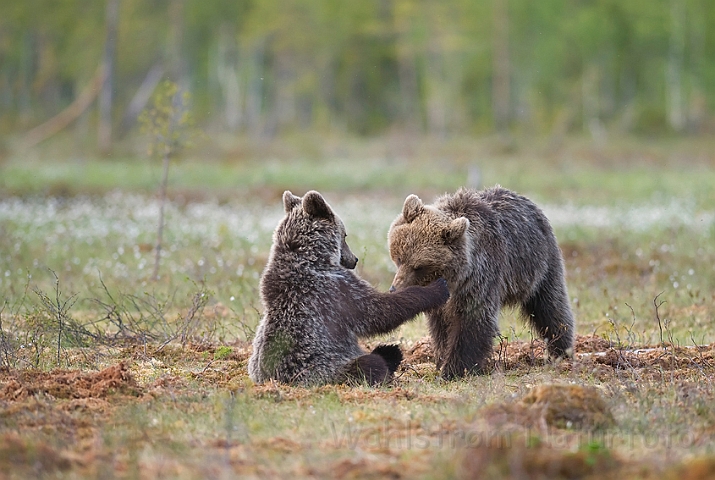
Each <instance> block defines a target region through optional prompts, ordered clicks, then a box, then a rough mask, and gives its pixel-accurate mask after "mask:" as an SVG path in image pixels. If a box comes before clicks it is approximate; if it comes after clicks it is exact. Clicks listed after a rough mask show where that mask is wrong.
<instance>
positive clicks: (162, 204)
mask: <svg viewBox="0 0 715 480" xmlns="http://www.w3.org/2000/svg"><path fill="white" fill-rule="evenodd" d="M170 132H171V130H170ZM170 153H171V149H170V147H166V148H165V150H164V159H163V161H162V169H163V170H162V175H161V186H160V189H159V226H158V228H157V231H156V249H155V250H154V272H153V273H152V278H153V279H154V281H156V280H159V262H160V261H161V244H162V241H163V237H164V209H165V208H166V186H167V184H168V183H169V157H170Z"/></svg>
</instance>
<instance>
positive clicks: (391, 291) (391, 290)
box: [390, 285, 397, 293]
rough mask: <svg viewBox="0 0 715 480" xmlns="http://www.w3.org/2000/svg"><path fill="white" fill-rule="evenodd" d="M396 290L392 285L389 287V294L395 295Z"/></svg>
mask: <svg viewBox="0 0 715 480" xmlns="http://www.w3.org/2000/svg"><path fill="white" fill-rule="evenodd" d="M396 290H397V289H396V288H395V286H394V285H390V293H395V291H396Z"/></svg>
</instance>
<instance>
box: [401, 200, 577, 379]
mask: <svg viewBox="0 0 715 480" xmlns="http://www.w3.org/2000/svg"><path fill="white" fill-rule="evenodd" d="M388 246H389V249H390V256H391V257H392V260H393V261H394V262H395V264H396V265H397V274H396V275H395V280H394V282H393V286H392V290H396V291H399V290H400V289H401V288H405V287H408V286H410V285H427V284H428V283H429V282H431V281H432V280H434V279H435V278H438V277H442V278H444V279H446V280H447V284H448V286H449V291H450V294H451V296H450V299H449V301H448V302H447V303H446V304H445V305H444V306H442V307H440V308H438V309H435V310H432V311H430V312H429V313H428V323H429V329H430V334H431V337H432V342H433V344H434V348H435V356H436V359H437V366H438V367H439V368H440V369H441V374H442V376H443V377H445V378H452V377H459V376H462V375H464V374H465V372H482V371H483V370H484V368H485V366H486V361H487V359H488V358H489V356H490V354H491V352H492V344H493V341H494V338H495V337H496V336H497V335H498V332H499V327H498V323H497V321H498V317H499V311H500V309H501V307H502V306H504V305H517V306H519V307H521V312H522V313H523V316H524V318H525V319H526V320H527V321H528V322H529V324H530V325H531V327H532V328H533V329H534V331H535V332H536V333H537V334H538V335H539V336H540V337H541V338H543V339H544V340H546V342H547V349H548V352H549V354H550V356H552V357H564V356H568V355H570V354H571V353H572V350H573V339H574V319H573V314H572V313H571V307H570V304H569V297H568V294H567V291H566V281H565V273H564V262H563V258H562V255H561V250H560V249H559V246H558V243H557V242H556V237H555V236H554V233H553V231H552V229H551V225H550V224H549V221H548V220H547V218H546V216H545V215H544V214H543V212H542V211H541V210H540V209H539V207H537V206H536V205H535V204H534V203H533V202H532V201H531V200H529V199H528V198H525V197H523V196H521V195H518V194H516V193H514V192H511V191H509V190H507V189H504V188H501V187H499V186H497V187H494V188H489V189H486V190H483V191H472V190H468V189H460V190H458V191H457V192H456V193H455V194H453V195H444V196H442V197H440V198H438V199H437V201H436V202H435V203H434V205H424V204H423V203H422V201H421V200H420V199H419V198H418V197H417V196H415V195H410V196H408V197H407V199H406V200H405V204H404V206H403V210H402V214H401V215H399V216H398V217H397V218H396V219H395V221H394V222H393V223H392V225H391V226H390V230H389V233H388Z"/></svg>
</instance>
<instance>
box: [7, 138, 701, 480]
mask: <svg viewBox="0 0 715 480" xmlns="http://www.w3.org/2000/svg"><path fill="white" fill-rule="evenodd" d="M400 146H401V147H402V146H403V147H404V148H405V150H406V151H409V152H411V154H410V155H406V156H404V157H403V156H399V155H395V154H386V153H385V152H388V153H390V152H393V153H394V152H400V151H401V150H400V149H396V148H395V147H394V146H389V145H388V146H384V145H383V146H380V145H377V146H376V145H374V144H369V145H366V146H362V147H354V146H348V147H346V150H345V152H342V153H339V154H336V153H333V156H330V155H328V154H326V153H325V152H324V151H321V152H319V153H316V154H314V155H309V154H302V153H301V154H296V157H295V158H290V159H285V158H283V156H282V155H279V154H275V155H268V156H267V159H266V160H263V159H258V160H257V159H255V158H248V159H247V158H242V157H241V158H230V155H226V157H227V158H221V159H220V160H211V161H203V160H198V159H194V160H191V159H188V160H183V161H181V162H177V163H176V164H175V165H173V166H172V171H171V177H170V197H171V198H172V202H171V204H170V206H169V208H168V211H167V224H166V231H165V237H164V238H165V249H164V254H163V256H162V260H161V268H160V275H161V278H160V279H159V281H153V280H152V279H151V269H152V266H153V252H152V246H153V242H154V235H155V228H156V218H157V214H158V206H157V203H156V201H155V199H154V191H155V187H156V184H157V183H158V177H159V166H158V165H153V164H151V163H148V162H144V161H141V160H138V159H125V160H121V159H118V160H117V159H115V160H112V161H107V160H102V161H99V160H92V159H86V160H84V161H77V160H66V159H62V158H58V159H54V158H50V157H48V158H45V159H43V160H42V161H40V160H37V159H34V160H32V161H28V162H24V161H20V160H22V159H20V158H14V159H13V158H11V159H9V160H8V161H6V162H5V163H4V164H2V165H0V299H2V304H0V322H1V323H0V334H1V336H0V346H1V347H2V348H0V353H2V358H1V359H0V366H2V368H0V393H2V394H3V395H5V392H10V393H12V392H17V391H18V390H17V388H18V387H17V385H16V384H15V383H13V382H20V381H22V382H25V383H24V384H25V385H26V387H27V388H30V387H29V386H30V385H33V383H32V381H33V378H34V377H33V375H36V376H37V375H40V374H41V372H47V371H50V370H52V369H53V368H56V367H57V366H58V356H59V365H60V366H61V367H62V368H65V369H75V370H80V371H82V372H93V371H96V370H99V369H102V368H104V367H107V366H109V365H116V364H117V363H118V362H120V361H123V362H126V364H127V365H128V369H129V371H130V372H131V374H132V376H133V378H134V379H135V380H136V382H137V384H138V386H139V387H138V388H139V390H140V394H139V396H138V397H134V396H128V395H127V394H123V393H121V392H118V393H117V394H113V395H109V396H102V397H91V396H90V397H88V396H82V395H77V396H76V398H74V397H71V396H70V397H69V398H65V397H61V396H57V395H55V396H53V395H52V394H50V393H47V392H48V390H43V389H42V388H40V387H38V389H37V390H36V391H35V390H33V391H34V392H35V393H28V394H27V395H25V394H22V395H20V394H18V395H16V396H15V397H12V396H4V397H0V467H3V468H4V469H9V470H7V471H10V472H11V474H10V476H11V477H12V476H13V475H14V476H15V477H16V478H22V477H27V476H30V477H32V476H35V477H44V478H91V477H98V476H109V477H114V476H116V477H129V478H135V477H151V478H155V477H156V478H161V477H165V478H187V479H193V478H206V477H212V478H219V477H221V476H222V475H223V476H228V477H230V476H235V475H243V476H248V477H266V476H268V477H271V476H273V477H286V476H293V477H300V478H305V477H319V478H323V477H325V478H335V477H346V478H350V477H351V476H360V477H364V476H374V477H385V476H394V477H399V476H406V477H410V478H412V477H421V478H452V477H454V476H459V475H461V476H463V477H468V476H470V475H471V474H472V473H474V469H477V471H480V472H484V473H485V475H492V478H499V477H501V476H504V475H505V474H506V473H505V472H507V473H508V470H509V468H512V467H514V465H517V466H519V465H520V468H523V469H526V470H525V471H531V472H537V474H540V473H541V474H546V473H544V472H553V471H562V472H563V471H568V472H571V473H573V472H572V471H571V470H568V469H567V467H565V466H564V465H567V464H568V465H576V467H578V468H582V469H583V470H582V471H583V472H586V473H584V475H585V476H586V477H587V476H588V475H587V474H588V472H589V471H590V470H589V468H592V467H594V466H597V467H598V468H599V469H603V471H607V470H608V469H614V472H616V473H613V472H612V473H611V474H612V475H613V476H615V477H618V478H636V477H639V476H641V477H642V476H647V475H651V476H654V477H663V476H664V477H666V478H667V477H668V476H671V478H677V477H678V476H683V475H685V474H684V473H683V472H687V471H688V469H689V468H693V469H696V468H699V467H698V465H694V466H693V465H691V463H689V462H690V461H689V460H688V459H690V458H692V457H703V458H705V459H706V460H703V461H704V462H708V461H710V460H707V459H708V458H712V455H713V452H712V447H711V445H712V444H713V443H712V442H713V440H715V439H714V438H713V432H715V416H713V414H712V412H711V410H712V409H711V408H709V406H710V405H712V403H713V401H715V388H714V387H713V381H712V378H713V374H714V373H715V372H714V371H713V368H714V367H715V364H714V361H713V354H712V353H713V352H712V347H709V348H708V349H704V350H698V351H695V350H693V349H685V350H682V351H679V350H678V351H676V350H674V349H673V345H675V346H677V345H680V346H693V345H705V344H712V343H713V342H715V329H713V324H715V304H714V302H715V298H714V297H713V293H712V292H713V291H715V267H713V265H715V248H713V246H714V245H715V220H714V218H715V217H714V216H713V212H715V197H713V195H712V192H711V190H712V185H715V173H713V169H712V168H710V166H711V165H712V160H711V159H709V157H708V158H706V159H703V155H702V153H698V152H699V150H698V149H697V148H695V147H693V146H690V145H688V144H687V143H686V142H682V143H677V144H675V145H673V144H669V143H667V142H662V143H659V144H656V145H653V144H637V143H635V144H634V143H628V142H627V143H624V144H623V145H620V146H616V147H609V148H607V149H605V150H603V149H602V150H597V151H594V150H593V149H587V148H584V147H583V144H581V143H579V142H576V143H574V144H571V145H567V146H566V147H565V148H564V149H563V150H561V151H560V152H559V153H558V154H553V155H552V154H550V153H549V151H548V150H547V149H541V150H539V149H538V148H535V149H534V150H533V151H531V152H526V151H524V150H523V147H522V150H521V151H519V150H518V151H517V152H515V153H514V152H506V153H500V152H498V151H497V150H496V149H495V148H491V147H489V145H487V146H486V147H485V146H484V145H482V146H479V147H478V148H475V149H474V150H470V147H469V146H468V145H466V144H465V143H463V142H462V141H455V142H453V143H448V144H443V145H441V146H436V147H435V146H434V145H431V144H418V145H413V146H411V145H402V144H400ZM378 147H380V148H378ZM540 152H541V153H540ZM471 163H476V164H478V165H479V167H480V169H481V177H482V183H484V184H486V185H491V184H494V183H501V184H502V185H504V186H506V187H509V188H512V189H515V190H518V191H520V192H521V193H524V194H526V195H528V196H531V197H533V198H534V199H535V200H537V201H538V202H539V203H540V204H542V205H544V208H545V209H546V211H547V212H550V213H551V215H552V217H553V218H552V221H553V222H554V225H555V230H556V234H557V237H558V238H559V241H560V244H561V247H562V250H563V252H564V256H565V260H566V268H567V277H568V287H569V294H570V296H571V298H572V302H573V308H574V312H575V314H576V317H577V332H578V333H579V334H581V335H589V334H595V335H596V336H598V337H601V338H606V339H608V340H610V341H611V342H613V343H614V344H615V345H617V346H619V348H624V347H627V346H634V347H646V346H650V347H653V348H655V350H654V351H653V352H651V354H649V355H650V357H648V361H647V362H645V364H644V365H642V366H640V367H634V366H632V365H630V366H628V365H626V366H623V365H621V366H618V367H613V366H612V365H610V364H605V363H602V362H601V363H599V361H597V360H595V359H594V358H591V357H588V356H586V357H582V358H581V357H579V359H578V361H574V363H573V365H572V366H570V367H569V368H563V366H562V365H552V364H544V363H543V362H541V361H539V360H538V358H537V359H534V358H532V357H530V356H529V354H528V351H529V350H528V346H529V342H530V341H531V339H532V335H531V333H530V331H529V330H528V328H526V327H525V326H524V324H523V323H522V322H521V321H520V320H519V318H518V316H517V315H516V312H512V311H510V310H506V311H504V312H503V315H502V318H501V321H500V327H501V331H502V336H503V337H504V339H505V340H506V341H508V342H509V343H510V344H513V345H517V346H518V345H522V346H523V347H524V348H525V349H526V350H525V352H527V353H524V352H521V353H519V352H516V353H514V352H512V353H511V355H512V356H511V357H510V361H512V366H510V367H508V368H505V369H503V370H501V371H497V372H495V373H493V374H492V375H488V376H480V377H474V378H467V379H464V380H461V381H456V382H451V383H444V382H442V381H441V380H440V379H439V378H438V377H437V372H436V371H435V369H434V366H433V365H431V364H428V363H424V364H417V365H415V366H414V368H413V369H410V370H408V371H406V372H404V373H403V374H402V376H401V377H400V378H398V379H397V381H396V383H395V385H394V386H391V387H385V388H380V389H368V388H364V387H355V388H352V387H346V386H325V387H315V388H308V389H305V388H292V387H287V386H281V385H265V386H260V387H259V386H255V385H253V384H252V383H251V381H250V380H249V379H248V376H247V372H246V356H247V352H248V350H247V349H248V348H249V347H248V344H247V343H246V342H247V341H250V340H251V338H252V333H253V329H254V328H255V326H256V324H257V322H258V319H259V314H260V309H261V305H260V299H259V294H258V282H259V278H260V273H261V271H262V268H263V266H264V264H265V262H266V260H267V255H268V251H269V248H270V242H271V232H272V229H273V228H274V227H275V225H276V224H277V222H278V220H279V219H280V218H281V215H282V206H281V202H280V194H281V193H282V190H283V189H285V188H290V189H293V190H294V191H295V193H298V194H301V193H303V192H304V191H305V190H307V189H317V190H320V191H322V192H323V193H324V194H325V196H326V198H327V199H328V201H329V202H330V203H331V205H332V206H333V207H334V208H335V210H336V211H337V213H338V214H339V215H341V217H342V218H343V220H344V221H345V224H346V226H347V230H348V242H349V243H350V245H351V247H352V249H353V251H354V252H355V253H356V254H357V255H358V256H359V257H360V263H359V268H358V271H359V273H360V274H361V275H362V276H363V277H364V278H366V279H367V280H369V281H370V282H371V283H373V284H374V285H376V286H377V287H378V288H380V289H382V290H386V289H387V288H388V287H389V285H390V282H391V279H392V275H393V274H394V267H393V266H392V264H391V262H390V259H389V257H388V254H387V249H386V232H387V229H388V227H389V224H390V222H391V221H392V219H393V218H394V217H395V216H396V215H397V214H398V213H399V211H400V209H401V206H402V202H403V200H404V197H405V195H406V194H407V193H411V192H416V193H418V194H420V195H421V196H422V197H423V199H424V200H425V201H431V200H432V199H433V197H434V195H436V194H439V193H441V192H443V191H452V190H454V189H455V188H457V187H458V186H459V185H461V184H463V183H464V182H465V180H466V177H467V175H466V172H467V167H468V165H469V164H471ZM55 275H56V276H55ZM47 299H49V300H50V302H49V303H48V302H47ZM53 301H54V302H55V303H54V304H53V303H52V302H53ZM53 305H59V308H55V307H54V306H53ZM118 334H121V335H118ZM426 334H427V328H426V325H425V321H424V319H423V318H421V317H420V318H418V319H417V320H415V321H413V322H410V323H408V324H406V325H403V326H402V327H400V329H398V330H397V331H395V332H393V333H391V334H390V335H387V336H385V337H383V338H381V339H378V340H383V341H399V342H401V343H402V346H403V347H404V348H409V347H410V346H412V345H413V344H414V343H415V342H416V341H417V340H419V339H421V338H422V337H424V336H425V335H426ZM376 341H377V340H376ZM519 342H523V343H519ZM618 351H620V350H618ZM621 354H622V355H623V353H621ZM36 369H37V370H36ZM38 372H40V373H38ZM23 375H26V377H23ZM552 383H556V384H576V385H593V386H596V387H597V388H598V389H599V391H600V392H601V394H602V396H603V397H604V399H605V400H606V402H607V404H608V405H609V406H610V408H611V409H612V411H613V415H614V417H615V419H616V425H615V426H612V427H609V428H607V429H606V430H605V431H601V432H596V433H594V432H589V431H583V430H577V429H568V428H565V429H564V428H558V427H554V426H538V425H537V426H536V427H534V426H528V425H527V424H526V423H524V421H525V420H524V419H519V418H516V417H515V418H512V419H511V421H501V420H499V419H498V418H497V419H496V420H495V418H494V415H493V413H492V414H490V413H489V412H490V410H489V409H490V408H506V409H508V408H509V406H510V405H513V404H515V403H517V402H518V401H519V399H520V398H522V397H523V396H524V395H525V394H527V393H528V392H529V391H531V389H532V388H533V387H534V386H537V385H543V384H552ZM65 385H67V384H65ZM69 385H74V384H72V383H70V384H69ZM27 388H26V389H25V392H26V393H27V392H28V391H29V390H28V389H27ZM63 388H68V387H63ZM43 392H45V393H43ZM8 395H9V394H8ZM23 395H25V396H23ZM492 412H493V410H492ZM532 413H533V412H532ZM502 420H503V419H502ZM507 420H508V419H507ZM520 422H521V423H520ZM490 442H492V443H490ZM494 442H503V443H504V444H507V445H508V448H501V447H499V446H498V445H494V444H493V443H494ZM708 456H710V457H708ZM39 459H42V461H40V460H39ZM485 459H486V460H485ZM609 459H610V460H609ZM613 459H615V460H613ZM569 462H570V463H569ZM579 462H581V463H579ZM609 462H610V463H609ZM613 462H615V463H613ZM713 464H715V462H713ZM510 465H511V466H512V467H510ZM614 465H615V466H614ZM706 465H708V464H707V463H706ZM514 468H516V467H514ZM559 468H561V469H562V470H554V469H559ZM574 468H575V467H574ZM678 468H681V469H682V471H681V470H678V471H677V472H676V471H675V470H674V469H678ZM505 469H506V470H505ZM529 469H531V470H529ZM563 469H566V470H563ZM693 471H694V472H695V471H697V470H693ZM634 472H635V473H634ZM638 472H641V473H642V472H646V473H643V474H642V475H641V474H639V473H638ZM597 473H598V472H596V473H594V472H592V471H591V474H593V475H596V474H597ZM564 476H566V474H564Z"/></svg>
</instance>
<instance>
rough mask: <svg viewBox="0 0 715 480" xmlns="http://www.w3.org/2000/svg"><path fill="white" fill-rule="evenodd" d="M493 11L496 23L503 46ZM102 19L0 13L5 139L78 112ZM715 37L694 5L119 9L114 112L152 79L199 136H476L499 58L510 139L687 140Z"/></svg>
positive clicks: (44, 3) (70, 7) (243, 3)
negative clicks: (190, 101)
mask: <svg viewBox="0 0 715 480" xmlns="http://www.w3.org/2000/svg"><path fill="white" fill-rule="evenodd" d="M498 2H503V4H504V5H506V7H507V8H505V9H504V15H505V16H504V20H505V22H506V25H507V27H508V28H507V32H508V34H507V36H506V37H505V38H503V39H502V38H499V37H497V36H496V35H495V26H496V25H497V24H498V22H497V21H496V19H495V6H498V5H499V3H498ZM104 7H105V2H92V1H87V0H67V1H64V2H61V3H57V2H51V1H49V0H32V1H26V0H7V1H4V2H2V4H1V5H0V58H2V62H1V63H0V79H2V80H0V99H1V100H0V102H2V103H1V106H2V108H0V131H5V132H12V133H17V132H21V131H23V130H26V129H27V128H29V127H30V126H32V125H36V124H37V123H39V122H40V121H42V120H43V119H46V118H48V117H49V116H51V115H53V114H55V113H57V112H58V111H59V110H61V109H62V108H63V107H65V106H66V105H67V104H69V103H70V102H71V101H72V100H73V99H75V98H76V96H77V94H78V92H79V90H80V89H81V88H82V86H83V85H85V84H86V82H87V80H88V79H89V78H90V77H91V75H92V72H94V71H96V68H97V65H98V63H99V60H100V58H101V55H102V45H103V42H104V38H105V18H104V13H105V12H104ZM78 12H81V15H79V14H78ZM712 24H715V4H714V3H713V2H708V1H702V0H680V1H677V2H676V1H672V2H645V1H643V0H631V1H628V2H622V1H618V0H599V1H591V2H569V1H565V0H552V1H548V2H525V1H509V2H507V1H506V0H492V1H489V2H470V1H465V0H447V1H443V2H416V1H414V0H393V1H390V2H385V1H377V0H368V1H363V2H350V3H339V4H336V3H335V2H331V1H326V0H290V1H275V0H265V1H260V2H256V1H252V0H217V1H213V2H203V1H199V0H183V1H164V2H143V1H138V0H126V1H123V2H121V5H120V24H119V35H118V39H117V42H118V43H117V62H116V64H117V68H116V75H117V78H116V81H115V85H116V92H115V98H114V101H115V102H117V103H118V105H117V107H118V108H117V109H116V110H117V111H123V110H124V109H125V108H126V106H127V105H128V104H129V102H130V101H131V100H132V98H133V97H134V95H135V93H136V91H137V89H138V88H139V86H140V85H141V83H142V80H143V79H144V78H145V76H146V74H147V72H148V71H149V70H150V69H151V68H152V67H153V66H154V65H155V64H159V63H161V64H163V65H164V66H165V67H166V70H167V72H168V73H169V76H170V77H171V78H172V79H173V80H174V81H177V82H179V83H180V84H181V85H190V86H191V90H192V91H193V92H194V93H195V96H196V105H197V106H196V112H197V117H198V118H199V119H200V120H201V121H211V123H212V125H222V126H223V127H225V128H226V130H228V131H229V132H232V133H233V132H235V131H237V130H241V131H244V132H249V133H257V132H258V133H265V134H268V135H272V134H275V133H276V132H280V131H286V132H290V131H294V130H304V129H307V128H310V129H317V130H321V131H324V130H337V131H344V130H346V129H347V130H349V131H351V132H357V133H375V132H384V131H389V129H390V127H394V126H397V127H405V126H407V127H409V128H411V129H416V130H418V131H427V132H429V133H437V134H444V133H446V132H463V133H472V132H474V131H479V132H483V131H489V130H491V129H492V126H493V123H494V111H493V103H492V102H493V89H492V84H493V82H494V80H495V64H496V63H498V62H497V60H500V59H499V58H496V57H498V56H499V55H500V54H499V53H498V52H506V53H505V54H504V55H506V56H505V57H504V59H503V60H505V61H506V62H507V63H508V67H509V68H508V70H509V72H510V79H509V83H510V87H511V88H510V89H509V95H510V97H511V98H510V99H509V103H510V112H509V116H510V120H511V127H512V128H513V129H514V130H527V131H533V130H537V131H543V132H552V131H561V130H563V129H568V130H572V131H581V130H586V131H589V129H590V128H591V127H590V126H589V124H591V126H592V125H593V124H594V122H602V123H603V124H605V125H606V126H607V127H609V128H611V129H612V130H615V131H623V130H625V131H632V132H645V133H660V132H663V131H664V132H672V131H676V132H678V131H681V130H682V129H683V128H687V129H689V130H691V131H699V130H702V129H706V128H708V118H709V117H710V116H711V113H710V112H712V110H713V107H714V106H715V92H713V90H712V89H708V88H707V86H708V85H712V84H713V82H714V81H715V60H714V59H715V36H713V35H711V34H710V33H709V31H708V26H709V25H712ZM502 47H503V48H502ZM681 110H682V112H681ZM674 112H676V113H674ZM678 112H681V113H678ZM673 115H676V116H677V115H684V118H685V125H684V126H683V125H680V124H679V123H678V122H677V121H675V120H673V117H672V116H673Z"/></svg>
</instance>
